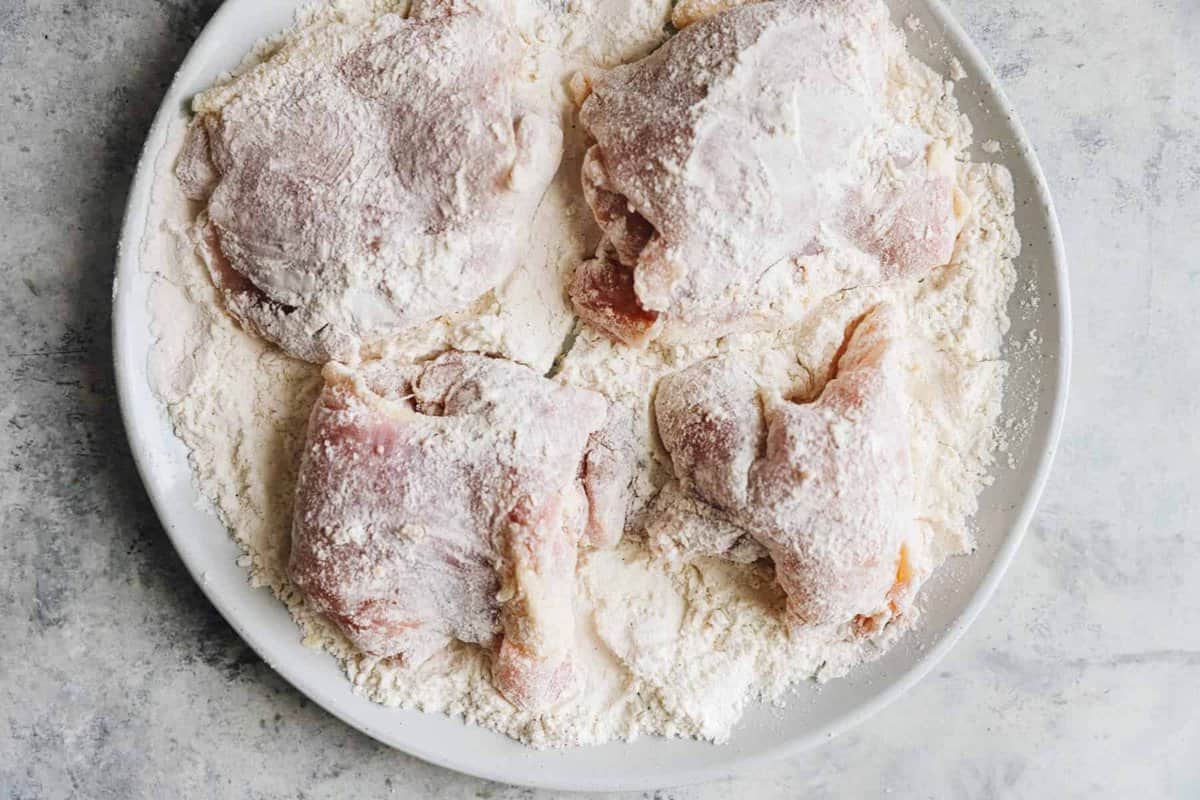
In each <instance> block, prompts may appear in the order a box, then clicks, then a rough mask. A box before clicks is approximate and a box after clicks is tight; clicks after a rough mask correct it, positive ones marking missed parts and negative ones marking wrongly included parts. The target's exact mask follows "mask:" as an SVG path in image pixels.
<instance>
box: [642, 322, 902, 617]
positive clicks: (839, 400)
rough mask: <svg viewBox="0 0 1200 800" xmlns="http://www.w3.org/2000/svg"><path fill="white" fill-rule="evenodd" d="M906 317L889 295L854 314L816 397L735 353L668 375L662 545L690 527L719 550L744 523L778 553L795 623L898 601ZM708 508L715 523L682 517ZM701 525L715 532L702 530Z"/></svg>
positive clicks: (663, 395)
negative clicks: (769, 383)
mask: <svg viewBox="0 0 1200 800" xmlns="http://www.w3.org/2000/svg"><path fill="white" fill-rule="evenodd" d="M898 325H899V322H898V321H897V319H896V316H895V312H894V311H892V310H891V309H890V308H889V307H886V306H881V307H877V308H876V309H874V310H873V311H871V312H869V313H868V314H867V315H866V316H865V317H863V318H862V319H861V320H860V321H859V322H858V323H857V324H856V325H854V326H853V328H852V331H851V332H850V333H848V338H847V341H846V343H845V345H844V351H843V352H842V354H841V355H840V357H839V358H837V360H836V362H835V364H834V369H835V371H836V372H835V374H834V376H833V377H832V378H831V379H830V380H829V382H828V383H827V384H826V385H825V388H824V390H823V391H822V393H821V395H820V397H819V398H817V399H816V400H815V401H814V402H811V403H802V402H796V401H794V400H790V399H786V398H783V397H780V396H779V395H778V394H777V393H769V392H766V391H763V392H761V398H760V397H759V396H757V395H759V394H760V393H759V392H758V391H756V388H755V387H754V384H753V382H752V381H750V380H748V379H747V376H746V375H744V374H742V373H741V372H740V371H739V369H738V368H737V367H736V365H735V364H731V363H730V362H729V361H728V357H726V359H721V360H712V361H708V362H702V363H701V364H699V365H696V366H694V367H691V368H689V369H688V370H685V371H684V372H682V373H677V374H675V375H672V376H669V377H667V378H665V379H664V380H663V381H662V382H661V384H660V386H659V390H658V397H657V400H656V413H657V417H658V422H659V430H660V431H661V432H662V437H663V444H664V446H665V447H666V449H667V451H668V452H669V453H670V455H671V458H672V462H673V464H674V469H675V474H676V477H677V479H678V483H677V484H673V485H671V486H670V487H668V489H669V491H668V492H667V494H666V498H667V499H666V501H665V502H664V503H663V504H662V507H661V510H660V515H661V516H662V517H663V518H664V519H667V520H668V521H669V522H670V524H655V523H652V524H651V526H650V534H651V537H652V539H653V538H655V537H657V538H658V539H659V542H658V546H659V548H660V549H673V550H679V549H680V547H681V542H680V541H679V539H678V536H679V532H680V531H682V532H683V535H684V537H685V540H684V541H683V542H682V546H683V548H684V549H687V548H689V547H690V552H691V554H693V555H694V554H698V553H703V552H705V550H706V548H707V549H709V552H712V551H713V550H720V549H724V548H731V547H734V546H735V545H738V542H739V532H740V534H742V535H748V536H750V537H752V538H753V539H754V540H756V541H757V542H758V543H759V544H760V545H761V546H762V547H763V548H765V551H766V553H767V554H769V555H770V557H771V559H772V560H773V562H774V564H775V575H776V580H778V582H779V584H780V586H781V587H782V588H783V589H784V591H785V593H786V594H787V597H788V610H789V612H790V614H791V616H792V617H793V618H794V619H795V620H796V621H797V622H799V623H801V624H805V625H831V624H844V623H849V622H854V621H858V622H860V623H861V622H862V621H863V620H868V619H870V618H873V617H876V616H877V615H880V614H883V615H890V614H894V613H897V612H898V611H899V609H897V608H895V607H893V606H892V605H890V604H891V602H892V600H893V599H894V598H895V597H896V596H898V594H897V592H895V591H893V590H895V589H897V588H898V585H899V584H900V583H902V582H903V580H904V577H905V573H906V567H905V563H904V555H903V550H904V548H905V546H906V542H907V541H908V539H909V537H910V535H911V533H912V529H913V477H912V465H911V463H910V457H909V450H908V426H907V421H906V417H905V411H904V407H903V403H902V393H901V392H902V389H901V380H902V376H901V374H900V364H899V356H898V353H897V345H896V338H897V335H898V332H897V327H898ZM689 504H691V505H693V506H694V505H697V504H699V506H700V508H699V509H698V510H689ZM698 516H699V517H706V518H715V519H716V522H717V524H715V525H714V524H711V523H707V524H704V525H699V524H697V525H688V524H681V523H680V522H679V520H680V519H687V518H689V517H691V518H696V517H698ZM697 528H704V529H708V530H712V531H714V533H713V535H712V536H709V537H707V538H697V537H696V536H695V535H694V533H693V531H694V529H697ZM689 537H690V538H689ZM738 546H741V547H742V549H743V551H744V546H742V545H738Z"/></svg>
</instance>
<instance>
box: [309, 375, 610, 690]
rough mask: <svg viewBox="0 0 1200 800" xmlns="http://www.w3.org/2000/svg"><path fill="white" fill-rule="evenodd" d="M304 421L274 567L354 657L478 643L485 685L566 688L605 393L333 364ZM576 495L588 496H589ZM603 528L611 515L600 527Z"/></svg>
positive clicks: (532, 380)
mask: <svg viewBox="0 0 1200 800" xmlns="http://www.w3.org/2000/svg"><path fill="white" fill-rule="evenodd" d="M325 377H326V386H325V390H324V392H323V393H322V395H321V397H320V399H319V400H318V402H317V404H316V406H315V408H314V410H313V413H312V418H311V420H310V423H309V431H308V442H307V445H306V448H305V451H304V458H303V463H302V465H301V470H300V478H299V483H298V487H297V491H296V508H295V517H294V526H293V530H292V554H291V561H290V564H289V571H290V574H291V577H292V580H293V581H294V582H295V584H296V585H297V586H298V587H299V588H300V590H301V591H302V592H303V593H304V594H305V596H306V597H307V598H308V600H309V602H310V603H311V604H312V605H313V606H314V607H315V608H316V609H317V610H318V611H320V612H322V613H325V614H327V615H328V616H329V617H330V618H331V619H332V620H333V621H334V622H336V623H337V625H338V626H339V627H340V628H341V629H342V631H344V632H345V634H346V635H347V636H348V637H349V638H350V639H351V641H353V642H354V643H355V644H356V645H358V647H360V648H361V649H362V650H364V651H366V652H367V653H371V654H374V655H379V656H397V655H398V656H400V657H402V658H403V659H404V660H405V661H406V662H407V663H411V664H418V663H420V662H421V661H423V660H424V659H425V658H427V657H428V656H429V655H431V654H432V653H433V652H435V651H436V650H438V649H440V648H442V647H444V646H445V645H446V644H447V643H448V642H450V641H451V640H458V641H462V642H470V643H475V644H478V645H481V646H483V647H485V648H489V649H490V650H492V651H493V652H494V653H495V654H496V657H495V659H494V661H493V680H494V681H495V684H496V687H497V688H498V689H499V690H500V691H501V692H502V693H503V694H504V695H505V697H507V698H508V699H509V700H510V701H511V702H512V703H514V704H515V705H517V706H520V707H523V708H528V709H538V708H541V707H543V706H545V705H547V704H550V703H552V702H554V701H555V700H556V699H558V698H559V697H560V696H561V695H562V694H563V692H564V691H565V690H566V689H567V688H568V687H569V685H570V682H571V657H570V655H571V653H570V649H571V645H572V643H573V640H574V639H573V636H574V634H573V632H574V624H575V623H574V609H573V604H574V592H575V566H576V555H577V551H578V548H579V546H580V541H581V537H583V536H584V533H585V529H586V527H587V525H588V521H589V517H593V516H595V517H600V518H611V517H612V515H613V511H612V510H611V509H609V508H606V507H604V505H603V504H604V503H605V502H612V503H623V502H624V498H623V497H620V496H616V495H615V494H614V493H608V494H604V493H589V492H588V491H587V490H585V486H584V482H585V470H584V464H585V462H586V461H587V459H588V458H589V455H588V452H587V451H588V448H589V441H590V438H591V437H592V435H593V434H595V433H596V432H597V431H600V430H601V429H602V428H603V426H604V422H605V416H606V413H607V403H606V402H605V400H604V398H603V397H601V396H600V395H598V394H595V393H593V392H589V391H585V390H582V389H573V388H569V387H563V386H560V385H558V384H556V383H553V382H551V381H548V380H546V379H544V378H542V377H540V376H538V375H537V374H535V373H534V372H533V371H531V370H529V369H527V368H526V367H523V366H520V365H517V364H514V363H511V362H507V361H501V360H497V359H492V358H488V357H485V356H479V355H469V354H463V353H449V354H447V355H444V356H442V357H440V358H438V359H436V360H434V361H432V362H429V363H428V364H425V365H417V366H415V367H410V368H405V369H399V368H396V367H392V366H378V365H375V366H370V367H366V368H363V369H361V370H359V371H357V372H351V371H349V370H347V369H346V368H345V367H342V366H340V365H337V364H331V365H329V366H328V367H326V372H325ZM589 495H590V497H591V502H590V503H589ZM614 524H615V523H614Z"/></svg>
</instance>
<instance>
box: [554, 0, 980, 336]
mask: <svg viewBox="0 0 1200 800" xmlns="http://www.w3.org/2000/svg"><path fill="white" fill-rule="evenodd" d="M719 5H720V4H718V7H719ZM697 13H698V12H697ZM688 21H691V18H690V17H689V20H688ZM893 35H895V33H894V31H893V30H892V29H891V27H890V25H889V22H888V19H887V16H886V9H884V7H883V6H882V4H877V3H872V2H867V0H769V1H768V2H761V3H755V4H753V5H747V6H742V7H738V8H732V9H728V10H724V11H721V12H720V13H715V15H713V16H711V17H709V18H707V19H702V20H700V21H696V22H694V23H693V24H690V25H689V26H688V27H686V28H684V29H683V30H682V31H681V32H680V33H679V34H678V35H676V36H675V37H673V38H672V39H670V40H669V41H667V43H666V44H664V45H663V46H662V47H660V48H659V49H658V50H657V51H655V52H654V53H652V54H651V55H649V56H648V57H646V58H644V59H642V60H641V61H638V62H636V63H633V64H629V65H625V66H620V67H616V68H615V69H612V70H608V71H606V72H601V73H599V74H596V75H592V76H590V77H589V78H588V82H589V87H588V88H590V94H588V95H587V97H586V99H585V100H584V101H583V104H582V107H581V110H580V119H581V121H582V123H583V125H584V127H585V128H586V129H587V131H588V133H589V134H590V135H591V137H592V138H593V139H594V140H595V144H594V145H592V146H591V148H590V149H589V150H588V152H587V155H586V158H585V161H584V164H583V172H582V178H583V188H584V192H585V195H586V198H587V201H588V203H589V205H590V206H591V209H592V212H593V214H594V216H595V218H596V222H597V223H598V224H599V226H600V228H601V229H602V231H603V233H604V240H603V241H602V243H601V246H600V248H599V250H598V252H597V255H596V257H595V259H593V260H591V261H589V262H586V263H585V264H584V265H582V266H581V267H580V268H579V270H578V271H577V273H576V277H575V279H574V281H573V284H572V287H571V295H572V299H573V301H574V303H575V307H576V310H577V312H578V313H579V315H580V316H581V317H583V318H584V319H585V320H587V321H588V322H589V323H590V324H592V325H594V326H596V327H598V328H600V329H601V330H603V331H605V332H607V333H608V334H609V335H610V336H612V337H613V338H614V339H617V340H619V341H623V342H625V343H629V344H640V343H645V342H648V341H651V340H655V339H662V340H665V341H669V342H673V341H690V340H700V339H704V340H708V339H713V338H717V337H719V336H722V335H724V334H726V333H729V332H732V331H735V330H742V329H747V328H760V327H770V326H773V325H777V324H778V323H779V322H780V321H781V320H787V319H793V318H795V316H796V314H797V311H798V310H801V309H803V308H804V307H806V306H807V305H809V304H811V303H812V302H814V301H815V300H817V299H819V298H821V297H824V296H827V295H828V294H830V293H832V292H836V291H839V290H841V289H844V288H848V287H851V286H858V285H864V284H873V283H880V282H885V281H889V280H893V279H897V278H901V277H904V276H908V275H915V274H921V273H923V272H924V271H926V270H929V269H931V268H932V267H934V266H937V265H941V264H944V263H946V262H948V261H949V260H950V258H951V256H952V254H953V248H954V243H955V239H956V237H957V235H958V232H959V229H960V226H961V218H960V213H959V209H958V208H957V206H956V192H955V178H954V169H953V166H954V165H953V160H952V159H951V158H950V157H949V156H948V155H946V154H945V152H944V148H942V147H941V146H940V145H939V144H938V143H935V142H933V141H931V140H930V138H929V137H928V136H926V135H925V134H923V133H921V132H919V131H917V130H915V129H913V128H910V127H907V126H904V125H901V124H899V123H897V122H896V121H895V119H894V118H893V117H892V116H891V114H889V112H888V109H887V96H886V77H887V68H888V63H887V52H888V49H889V42H890V41H891V40H890V39H889V38H888V37H890V36H893ZM835 255H836V256H837V257H834V256H835Z"/></svg>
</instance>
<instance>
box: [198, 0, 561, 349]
mask: <svg viewBox="0 0 1200 800" xmlns="http://www.w3.org/2000/svg"><path fill="white" fill-rule="evenodd" d="M313 38H314V39H315V40H316V41H313V42H309V43H308V44H307V45H306V44H304V40H301V43H299V44H295V45H293V46H292V47H291V48H290V49H288V50H285V51H284V52H281V53H278V54H276V55H275V56H274V57H272V58H271V59H269V60H268V61H266V62H265V63H263V64H261V65H259V66H257V67H255V68H253V69H251V70H249V71H248V72H246V73H245V74H244V75H242V76H240V77H238V78H236V79H235V80H234V81H233V82H232V83H229V84H227V85H224V86H218V87H217V88H214V89H212V90H210V91H209V92H206V93H205V94H202V95H200V96H199V97H198V98H197V99H196V101H195V103H194V107H195V110H196V112H197V116H196V118H195V120H194V122H193V124H192V127H191V129H190V133H189V138H188V141H187V142H186V144H185V147H184V150H183V153H182V154H181V157H180V161H179V163H178V165H177V168H176V174H177V175H178V177H179V178H180V180H181V183H182V185H183V187H184V190H185V192H186V193H187V194H189V195H190V196H191V197H192V198H194V199H196V200H200V201H203V202H204V203H205V208H204V212H203V213H202V214H201V216H200V218H199V221H198V225H197V227H198V234H199V235H198V239H199V247H200V251H201V254H202V255H203V256H204V259H205V261H206V263H207V264H208V266H209V268H210V271H211V273H212V275H213V279H214V282H215V283H216V285H217V287H218V289H219V290H220V292H221V294H222V296H223V299H224V301H225V304H226V307H227V308H228V309H229V311H230V313H231V314H232V315H233V316H234V317H236V318H237V319H238V320H239V321H241V323H242V324H244V325H245V326H246V327H247V328H249V329H251V330H253V331H255V332H257V333H258V334H260V335H261V336H263V337H265V338H267V339H269V340H271V341H273V342H275V343H276V344H278V345H279V346H280V347H282V348H283V349H284V350H286V351H287V352H288V353H290V354H292V355H294V356H297V357H299V358H303V359H307V360H310V361H315V362H319V363H320V362H324V361H326V360H329V359H337V360H342V361H353V360H356V359H358V358H359V357H360V356H361V355H362V354H363V349H364V348H368V347H369V346H370V345H372V344H374V343H377V342H379V341H380V340H382V339H385V338H387V337H390V336H393V335H395V334H397V333H399V332H402V331H404V330H406V329H409V328H411V327H413V326H415V325H418V324H420V323H423V322H425V321H428V320H430V319H432V318H434V317H437V316H440V315H443V314H446V313H450V312H454V311H457V310H461V309H463V308H465V307H467V306H468V305H469V304H470V303H471V302H472V301H474V300H476V299H477V298H478V297H480V296H481V295H482V294H484V293H485V292H487V291H488V290H489V289H491V288H493V287H495V286H496V285H497V284H499V283H500V282H501V281H502V280H503V279H504V278H505V277H506V276H507V275H508V274H509V273H510V272H511V271H512V270H513V269H514V268H515V266H516V264H517V262H518V259H519V257H520V254H521V251H522V247H523V243H524V240H525V236H526V233H525V232H526V230H527V228H528V225H529V223H530V220H531V218H532V215H533V212H534V210H535V209H536V206H537V204H538V202H539V200H540V198H541V197H542V194H543V192H544V190H545V188H546V186H547V185H548V183H549V181H550V179H551V178H552V177H553V174H554V172H555V171H556V169H557V166H558V162H559V158H560V156H561V147H562V134H561V131H560V129H559V127H558V124H557V122H556V121H551V120H549V119H547V118H545V117H542V116H539V115H538V114H536V113H531V112H526V111H524V110H522V109H521V108H519V107H518V104H517V102H516V101H515V100H514V94H513V85H514V82H515V80H516V78H515V77H514V76H515V75H517V74H518V73H519V69H518V64H519V60H520V57H521V46H520V40H519V38H518V37H517V35H516V34H515V33H514V32H513V31H512V30H510V28H509V27H508V25H507V24H506V22H505V21H503V20H502V19H500V18H499V15H495V14H489V13H485V12H484V11H480V10H477V9H476V8H475V7H474V6H472V5H471V4H468V3H464V2H452V0H427V1H426V2H424V3H421V4H420V5H418V6H417V8H415V9H414V11H413V14H412V15H411V16H410V17H408V18H405V17H402V16H400V15H398V14H385V15H382V16H380V17H379V18H378V19H377V20H375V21H374V22H372V23H371V24H370V25H367V26H364V27H363V28H362V29H361V30H353V29H351V30H345V31H342V32H341V34H340V35H339V36H336V37H329V38H328V40H326V39H321V38H320V36H319V35H318V34H313Z"/></svg>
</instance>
